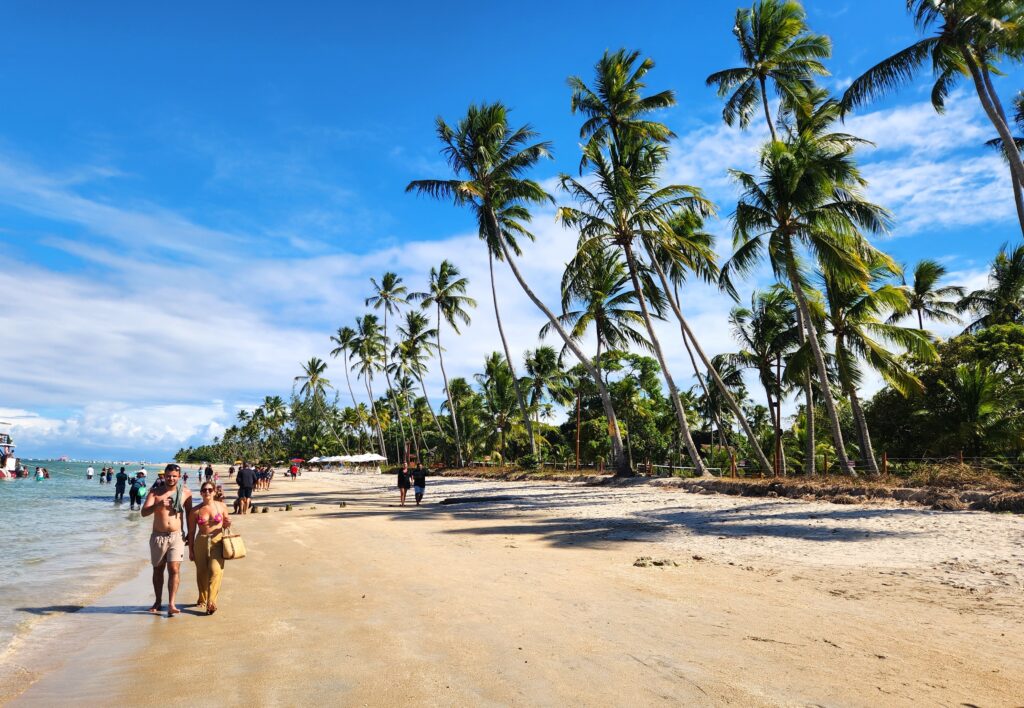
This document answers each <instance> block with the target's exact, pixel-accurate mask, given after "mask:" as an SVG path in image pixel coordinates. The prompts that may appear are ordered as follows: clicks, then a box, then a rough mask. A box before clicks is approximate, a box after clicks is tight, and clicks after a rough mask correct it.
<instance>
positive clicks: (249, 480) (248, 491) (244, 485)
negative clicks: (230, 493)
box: [235, 462, 256, 514]
mask: <svg viewBox="0 0 1024 708" xmlns="http://www.w3.org/2000/svg"><path fill="white" fill-rule="evenodd" d="M235 483H236V484H237V485H238V499H239V500H240V503H239V513H241V514H248V513H249V506H250V505H251V504H252V490H253V489H254V488H255V487H256V470H254V469H253V468H251V467H249V465H248V464H247V463H246V462H242V468H241V469H240V470H238V474H236V475H235Z"/></svg>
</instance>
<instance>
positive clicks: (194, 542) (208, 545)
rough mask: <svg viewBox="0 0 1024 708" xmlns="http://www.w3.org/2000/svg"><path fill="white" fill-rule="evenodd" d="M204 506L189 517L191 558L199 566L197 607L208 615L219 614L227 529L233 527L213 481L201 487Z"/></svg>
mask: <svg viewBox="0 0 1024 708" xmlns="http://www.w3.org/2000/svg"><path fill="white" fill-rule="evenodd" d="M199 494H200V495H201V496H202V503H201V504H200V505H199V506H197V507H195V508H193V509H192V511H191V512H190V513H189V515H188V529H189V543H188V559H189V560H190V561H194V562H195V564H196V585H197V586H198V588H199V601H198V603H197V604H198V605H199V606H200V607H203V608H205V609H206V614H208V615H212V614H213V613H214V612H216V611H217V596H218V594H219V593H220V583H221V579H222V578H223V577H224V535H223V531H224V529H227V528H230V527H231V517H229V516H228V508H227V506H225V505H224V503H223V502H220V501H217V499H216V494H217V489H216V487H214V486H213V482H203V483H202V485H200V487H199Z"/></svg>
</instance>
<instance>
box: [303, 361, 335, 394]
mask: <svg viewBox="0 0 1024 708" xmlns="http://www.w3.org/2000/svg"><path fill="white" fill-rule="evenodd" d="M325 371H327V363H326V362H324V361H322V360H321V359H318V358H317V357H312V358H311V359H310V360H309V361H307V362H306V363H305V364H303V365H302V375H301V376H296V377H295V383H299V382H302V386H301V387H300V388H299V395H300V396H304V397H305V398H306V400H309V399H311V398H312V399H314V400H316V399H322V398H323V397H324V396H325V395H326V393H327V389H329V388H331V380H330V379H328V378H326V377H325V376H324V372H325Z"/></svg>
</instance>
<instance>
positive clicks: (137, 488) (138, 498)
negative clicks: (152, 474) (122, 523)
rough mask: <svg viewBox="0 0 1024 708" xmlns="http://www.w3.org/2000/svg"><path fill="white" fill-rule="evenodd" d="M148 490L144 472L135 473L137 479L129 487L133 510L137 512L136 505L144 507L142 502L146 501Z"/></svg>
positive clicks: (129, 497) (129, 498)
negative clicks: (146, 490)
mask: <svg viewBox="0 0 1024 708" xmlns="http://www.w3.org/2000/svg"><path fill="white" fill-rule="evenodd" d="M145 489H146V478H145V477H144V476H143V473H142V472H136V473H135V479H133V480H132V483H131V486H129V487H128V501H129V502H130V503H131V510H132V511H135V505H136V504H138V505H139V507H140V508H141V507H142V502H143V500H144V499H145Z"/></svg>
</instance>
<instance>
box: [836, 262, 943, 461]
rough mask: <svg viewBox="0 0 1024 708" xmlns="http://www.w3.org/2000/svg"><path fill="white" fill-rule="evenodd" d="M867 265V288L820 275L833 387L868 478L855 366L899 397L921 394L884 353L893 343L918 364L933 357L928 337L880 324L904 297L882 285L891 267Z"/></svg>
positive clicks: (902, 305) (870, 455)
mask: <svg viewBox="0 0 1024 708" xmlns="http://www.w3.org/2000/svg"><path fill="white" fill-rule="evenodd" d="M870 265H871V279H870V281H869V282H868V283H867V288H865V287H864V284H862V283H850V282H849V281H846V280H843V279H839V278H832V277H829V276H828V275H826V276H825V278H824V281H825V301H826V304H827V306H828V311H827V316H826V317H827V319H826V332H825V333H826V334H831V335H832V337H833V340H834V341H835V354H836V369H837V373H838V376H839V383H840V385H841V386H842V387H843V392H844V393H846V395H847V398H848V399H849V401H850V410H851V411H852V413H853V419H854V422H855V423H856V425H857V435H858V438H859V443H860V445H859V447H860V454H861V458H862V462H863V463H864V465H865V467H867V469H868V471H869V472H870V473H871V474H872V475H878V464H877V462H876V461H875V454H874V448H873V447H872V444H871V433H870V431H869V430H868V424H867V419H866V418H865V417H864V410H863V408H862V407H861V404H860V396H859V395H858V393H857V389H858V388H859V386H860V383H861V380H862V378H863V375H862V372H861V368H860V361H864V362H866V363H867V364H868V366H870V367H871V368H872V369H874V370H875V371H877V372H878V373H879V374H881V375H882V378H883V379H885V381H886V382H887V383H888V384H889V385H890V386H892V387H893V388H894V389H896V390H897V391H899V392H900V393H902V394H904V395H907V393H908V392H909V391H911V390H916V391H922V390H923V387H922V385H921V381H920V380H919V379H918V378H917V376H915V375H914V373H913V372H912V371H910V369H909V368H907V365H906V364H905V363H904V361H902V360H901V358H900V357H899V356H898V355H896V354H894V353H893V352H892V351H890V350H889V348H887V345H888V344H893V345H896V346H897V347H899V348H900V349H902V350H905V351H908V352H910V353H912V354H913V355H914V356H915V357H916V358H917V359H918V360H920V361H935V360H936V359H937V358H938V357H937V355H936V353H935V347H934V346H933V345H932V342H931V337H930V335H928V334H927V333H926V332H924V331H923V330H920V329H908V328H905V327H901V326H899V325H895V324H888V323H886V322H883V321H882V320H881V319H880V317H882V316H884V315H885V314H887V313H889V312H899V311H906V310H907V307H908V303H907V294H906V292H905V291H904V290H903V289H902V288H900V287H897V286H895V285H892V284H890V283H885V282H883V280H884V279H885V278H888V277H889V276H890V275H892V274H893V271H892V268H891V264H889V263H888V262H884V261H881V260H876V261H875V262H874V263H872V264H870Z"/></svg>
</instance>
